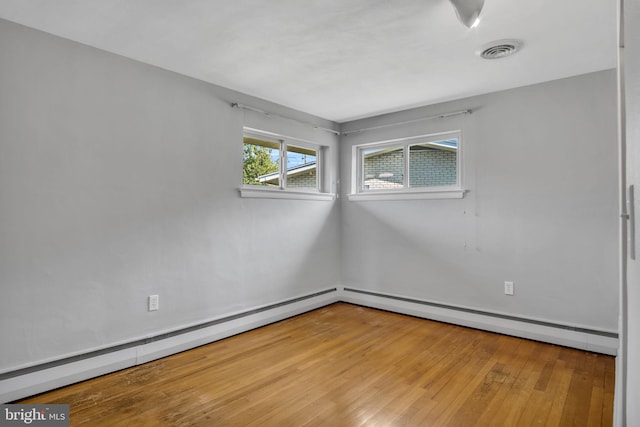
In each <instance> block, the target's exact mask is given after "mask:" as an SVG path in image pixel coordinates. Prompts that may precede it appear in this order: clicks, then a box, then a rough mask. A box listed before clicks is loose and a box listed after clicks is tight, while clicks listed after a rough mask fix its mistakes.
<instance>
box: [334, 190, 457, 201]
mask: <svg viewBox="0 0 640 427" xmlns="http://www.w3.org/2000/svg"><path fill="white" fill-rule="evenodd" d="M466 192H467V190H430V191H394V192H380V191H376V192H370V193H355V194H348V195H347V197H348V198H349V200H351V201H366V200H419V199H462V198H463V197H464V194H465V193H466Z"/></svg>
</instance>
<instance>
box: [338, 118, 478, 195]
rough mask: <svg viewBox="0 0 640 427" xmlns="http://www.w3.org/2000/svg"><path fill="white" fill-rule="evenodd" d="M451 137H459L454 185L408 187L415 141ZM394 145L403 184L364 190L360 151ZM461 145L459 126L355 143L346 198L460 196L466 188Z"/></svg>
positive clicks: (423, 141) (361, 154) (435, 140)
mask: <svg viewBox="0 0 640 427" xmlns="http://www.w3.org/2000/svg"><path fill="white" fill-rule="evenodd" d="M452 138H457V139H458V147H457V150H456V183H455V184H454V185H446V186H432V187H409V178H410V170H409V168H410V163H411V159H410V151H409V147H410V146H412V145H416V144H424V143H430V142H438V141H443V140H447V139H452ZM393 147H398V148H402V150H403V154H404V158H403V186H402V188H398V189H378V190H376V189H373V190H365V189H364V188H363V176H364V161H363V159H364V154H363V153H364V152H365V151H366V150H371V149H376V148H382V149H384V148H393ZM462 147H463V144H462V132H461V131H460V130H455V131H447V132H440V133H433V134H427V135H419V136H412V137H408V138H398V139H393V140H386V141H377V142H371V143H365V144H358V145H355V146H353V149H352V156H351V158H352V162H351V170H352V175H351V194H349V195H348V198H349V200H399V199H400V200H401V199H461V198H463V197H464V194H465V192H466V190H465V189H464V188H463V187H462V183H463V176H462V175H463V174H462V171H463V168H462V164H463V148H462Z"/></svg>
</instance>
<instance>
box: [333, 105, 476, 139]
mask: <svg viewBox="0 0 640 427" xmlns="http://www.w3.org/2000/svg"><path fill="white" fill-rule="evenodd" d="M472 112H473V111H472V110H471V109H468V110H460V111H454V112H452V113H444V114H438V115H436V116H428V117H420V118H419V119H413V120H405V121H404V122H396V123H388V124H386V125H380V126H372V127H369V128H362V129H356V130H348V131H346V132H342V135H343V136H345V135H351V134H352V133H360V132H366V131H369V130H377V129H383V128H388V127H392V126H401V125H406V124H409V123H415V122H422V121H425V120H434V119H444V118H446V117H451V116H459V115H461V114H471V113H472Z"/></svg>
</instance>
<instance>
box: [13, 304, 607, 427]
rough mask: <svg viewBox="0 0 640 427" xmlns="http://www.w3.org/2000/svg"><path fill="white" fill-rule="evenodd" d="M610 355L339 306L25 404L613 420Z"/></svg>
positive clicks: (97, 417)
mask: <svg viewBox="0 0 640 427" xmlns="http://www.w3.org/2000/svg"><path fill="white" fill-rule="evenodd" d="M613 381H614V358H613V357H610V356H603V355H598V354H593V353H589V352H585V351H580V350H575V349H570V348H565V347H560V346H554V345H550V344H542V343H538V342H534V341H528V340H523V339H519V338H513V337H508V336H504V335H498V334H493V333H489V332H482V331H477V330H473V329H467V328H462V327H458V326H453V325H449V324H444V323H438V322H432V321H428V320H424V319H418V318H414V317H409V316H403V315H399V314H394V313H388V312H384V311H379V310H374V309H369V308H364V307H359V306H355V305H350V304H345V303H337V304H333V305H330V306H327V307H324V308H321V309H319V310H315V311H312V312H309V313H306V314H303V315H300V316H297V317H294V318H291V319H287V320H284V321H281V322H278V323H275V324H272V325H269V326H265V327H263V328H259V329H256V330H253V331H250V332H247V333H244V334H241V335H237V336H234V337H231V338H228V339H225V340H222V341H218V342H216V343H212V344H209V345H206V346H203V347H199V348H197V349H194V350H190V351H187V352H184V353H180V354H177V355H174V356H170V357H167V358H164V359H160V360H157V361H154V362H150V363H147V364H145V365H141V366H138V367H134V368H130V369H126V370H123V371H120V372H116V373H113V374H109V375H105V376H103V377H100V378H95V379H92V380H89V381H85V382H82V383H79V384H75V385H72V386H69V387H65V388H62V389H59V390H55V391H52V392H49V393H45V394H41V395H39V396H35V397H32V398H29V399H25V400H23V401H21V402H19V403H49V404H52V403H68V404H70V405H71V425H74V426H81V425H90V426H164V425H166V426H360V425H366V426H533V425H540V426H574V425H575V426H610V425H612V418H613V390H614V384H613Z"/></svg>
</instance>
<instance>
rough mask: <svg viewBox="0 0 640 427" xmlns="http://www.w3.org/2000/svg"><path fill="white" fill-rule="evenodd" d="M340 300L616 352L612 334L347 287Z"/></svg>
mask: <svg viewBox="0 0 640 427" xmlns="http://www.w3.org/2000/svg"><path fill="white" fill-rule="evenodd" d="M350 294H351V295H350ZM342 300H343V301H345V302H353V303H355V304H361V305H366V306H370V307H374V308H381V309H385V310H389V311H395V312H399V313H403V314H409V315H415V316H418V317H423V318H429V319H433V320H438V321H444V322H447V323H452V324H457V325H462V326H467V327H472V328H477V329H483V330H489V331H493V332H498V333H503V334H507V335H514V336H519V337H522V338H529V339H535V340H538V341H543V342H549V343H552V344H559V345H565V346H568V347H574V348H579V349H584V350H589V351H595V352H598V353H604V354H610V355H615V354H616V351H617V340H618V333H616V332H612V331H604V330H598V329H591V328H587V327H581V326H574V325H566V324H561V323H555V322H550V321H545V320H539V319H531V318H526V317H521V316H514V315H511V314H504V313H496V312H491V311H484V310H480V309H475V308H469V307H460V306H455V305H449V304H444V303H440V302H433V301H425V300H420V299H416V298H410V297H405V296H399V295H392V294H385V293H381V292H375V291H370V290H364V289H356V288H349V287H345V288H343V295H342ZM490 319H494V320H493V321H491V322H488V321H487V320H490ZM554 331H555V332H554Z"/></svg>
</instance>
